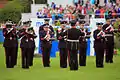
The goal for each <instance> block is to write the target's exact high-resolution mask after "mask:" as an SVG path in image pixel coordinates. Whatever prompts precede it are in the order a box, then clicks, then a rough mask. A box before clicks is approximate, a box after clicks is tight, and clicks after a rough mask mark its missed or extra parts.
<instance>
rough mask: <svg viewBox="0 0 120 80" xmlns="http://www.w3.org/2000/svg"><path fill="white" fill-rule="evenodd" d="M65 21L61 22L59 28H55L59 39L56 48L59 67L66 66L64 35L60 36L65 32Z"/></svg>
mask: <svg viewBox="0 0 120 80" xmlns="http://www.w3.org/2000/svg"><path fill="white" fill-rule="evenodd" d="M65 23H66V22H65V21H62V22H61V28H58V30H57V39H58V40H59V44H58V48H59V51H60V67H61V68H67V45H66V40H65V37H66V36H62V33H63V32H65V31H66V30H65Z"/></svg>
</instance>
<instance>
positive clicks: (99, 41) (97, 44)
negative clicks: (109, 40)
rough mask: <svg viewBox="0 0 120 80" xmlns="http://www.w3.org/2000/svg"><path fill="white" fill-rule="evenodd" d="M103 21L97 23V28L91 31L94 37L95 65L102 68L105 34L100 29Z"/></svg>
mask: <svg viewBox="0 0 120 80" xmlns="http://www.w3.org/2000/svg"><path fill="white" fill-rule="evenodd" d="M102 25H103V23H97V27H98V28H97V29H96V30H95V31H94V33H93V37H94V39H95V40H94V50H95V53H96V67H97V68H103V67H104V64H103V63H104V47H105V46H104V43H105V36H104V35H105V34H104V32H103V31H102Z"/></svg>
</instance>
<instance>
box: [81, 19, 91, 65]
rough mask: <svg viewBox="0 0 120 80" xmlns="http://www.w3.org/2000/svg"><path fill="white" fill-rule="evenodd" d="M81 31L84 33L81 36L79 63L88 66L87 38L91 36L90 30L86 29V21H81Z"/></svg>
mask: <svg viewBox="0 0 120 80" xmlns="http://www.w3.org/2000/svg"><path fill="white" fill-rule="evenodd" d="M80 23H81V25H80V31H81V33H82V35H81V36H80V38H79V46H80V47H79V48H80V49H79V52H80V54H79V65H80V66H86V51H87V50H86V49H87V39H88V38H90V32H88V29H85V27H84V23H85V21H81V22H80Z"/></svg>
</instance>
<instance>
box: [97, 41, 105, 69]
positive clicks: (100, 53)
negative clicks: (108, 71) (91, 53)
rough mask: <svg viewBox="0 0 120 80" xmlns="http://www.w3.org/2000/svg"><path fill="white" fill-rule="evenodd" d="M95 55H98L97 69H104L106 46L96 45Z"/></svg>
mask: <svg viewBox="0 0 120 80" xmlns="http://www.w3.org/2000/svg"><path fill="white" fill-rule="evenodd" d="M95 53H96V67H103V61H104V45H103V44H102V43H96V46H95Z"/></svg>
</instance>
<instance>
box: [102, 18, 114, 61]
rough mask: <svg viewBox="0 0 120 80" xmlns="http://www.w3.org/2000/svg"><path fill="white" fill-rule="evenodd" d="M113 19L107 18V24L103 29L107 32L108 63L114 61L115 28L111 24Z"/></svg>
mask: <svg viewBox="0 0 120 80" xmlns="http://www.w3.org/2000/svg"><path fill="white" fill-rule="evenodd" d="M110 23H111V20H110V19H109V18H107V19H106V24H104V25H103V31H104V32H105V35H106V37H105V40H106V49H105V50H106V59H105V61H106V63H113V53H114V33H113V32H114V29H113V27H112V25H111V24H110Z"/></svg>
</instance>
